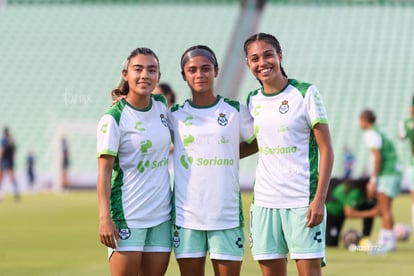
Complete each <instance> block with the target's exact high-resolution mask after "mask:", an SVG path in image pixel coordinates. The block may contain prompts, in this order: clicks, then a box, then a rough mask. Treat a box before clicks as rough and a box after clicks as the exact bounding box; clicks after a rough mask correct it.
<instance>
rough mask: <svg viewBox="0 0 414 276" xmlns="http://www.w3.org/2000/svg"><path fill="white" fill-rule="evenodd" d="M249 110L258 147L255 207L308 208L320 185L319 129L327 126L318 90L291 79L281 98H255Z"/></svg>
mask: <svg viewBox="0 0 414 276" xmlns="http://www.w3.org/2000/svg"><path fill="white" fill-rule="evenodd" d="M247 106H248V109H249V112H250V114H251V115H252V116H253V119H254V133H255V136H256V138H257V143H258V147H259V160H258V165H257V169H256V176H255V184H254V198H253V203H254V204H255V205H257V206H260V207H265V208H301V207H307V206H309V203H310V202H311V200H312V199H313V197H314V195H315V193H316V189H317V185H318V165H319V164H318V163H319V161H318V153H319V151H318V146H317V144H316V140H315V137H314V134H313V130H312V129H313V127H314V126H315V125H316V124H327V122H328V120H327V116H326V111H325V107H324V105H323V102H322V99H321V96H320V95H319V92H318V90H317V89H316V87H315V86H313V85H311V84H308V83H303V82H298V81H296V80H294V79H289V81H288V84H287V85H286V87H284V88H283V89H282V90H281V91H280V92H278V93H274V94H264V93H263V88H259V89H257V90H254V91H252V92H250V94H249V96H248V98H247Z"/></svg>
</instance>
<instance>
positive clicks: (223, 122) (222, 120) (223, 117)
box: [217, 113, 229, 126]
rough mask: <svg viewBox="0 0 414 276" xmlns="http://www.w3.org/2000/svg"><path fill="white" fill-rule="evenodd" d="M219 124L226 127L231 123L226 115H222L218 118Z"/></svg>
mask: <svg viewBox="0 0 414 276" xmlns="http://www.w3.org/2000/svg"><path fill="white" fill-rule="evenodd" d="M217 123H218V124H219V125H221V126H226V125H227V124H228V123H229V121H228V120H227V118H226V114H224V113H220V114H219V116H218V118H217Z"/></svg>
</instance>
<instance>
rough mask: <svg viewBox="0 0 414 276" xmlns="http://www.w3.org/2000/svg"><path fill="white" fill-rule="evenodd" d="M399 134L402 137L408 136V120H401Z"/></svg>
mask: <svg viewBox="0 0 414 276" xmlns="http://www.w3.org/2000/svg"><path fill="white" fill-rule="evenodd" d="M398 136H399V137H400V138H401V139H405V138H407V136H408V135H407V124H406V121H400V122H399V124H398Z"/></svg>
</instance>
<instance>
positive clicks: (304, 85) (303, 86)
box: [289, 79, 312, 97]
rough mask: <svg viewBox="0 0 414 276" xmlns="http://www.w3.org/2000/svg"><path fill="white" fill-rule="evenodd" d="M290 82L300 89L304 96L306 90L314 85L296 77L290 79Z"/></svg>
mask: <svg viewBox="0 0 414 276" xmlns="http://www.w3.org/2000/svg"><path fill="white" fill-rule="evenodd" d="M289 84H290V85H292V86H294V87H295V88H296V89H297V90H299V92H300V93H301V94H302V97H305V95H306V91H308V88H309V87H310V86H311V85H312V84H310V83H307V82H299V81H297V80H295V79H289Z"/></svg>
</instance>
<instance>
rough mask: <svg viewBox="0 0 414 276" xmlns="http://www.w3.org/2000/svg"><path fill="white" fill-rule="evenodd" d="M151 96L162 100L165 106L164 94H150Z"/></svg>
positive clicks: (156, 99)
mask: <svg viewBox="0 0 414 276" xmlns="http://www.w3.org/2000/svg"><path fill="white" fill-rule="evenodd" d="M151 96H152V97H153V98H154V100H155V101H157V102H162V103H163V104H164V105H165V106H167V99H166V98H165V97H164V95H161V94H151Z"/></svg>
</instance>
